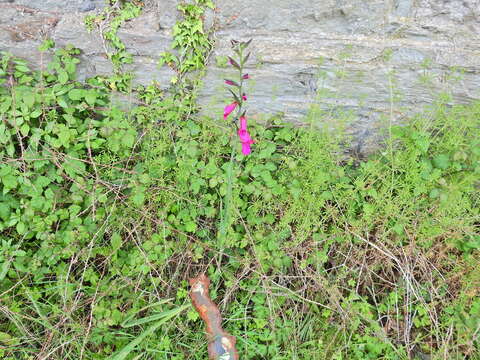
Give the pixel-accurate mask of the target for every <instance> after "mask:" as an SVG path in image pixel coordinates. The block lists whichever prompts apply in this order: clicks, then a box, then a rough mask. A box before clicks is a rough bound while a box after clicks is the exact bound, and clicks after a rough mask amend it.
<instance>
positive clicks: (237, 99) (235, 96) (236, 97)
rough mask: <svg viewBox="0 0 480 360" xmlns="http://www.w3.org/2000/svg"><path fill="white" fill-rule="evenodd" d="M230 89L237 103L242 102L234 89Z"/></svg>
mask: <svg viewBox="0 0 480 360" xmlns="http://www.w3.org/2000/svg"><path fill="white" fill-rule="evenodd" d="M228 91H230V93H231V94H232V96H233V98H234V99H235V101H236V102H237V103H240V99H239V98H238V96H237V95H236V94H235V93H234V92H233V91H232V89H228Z"/></svg>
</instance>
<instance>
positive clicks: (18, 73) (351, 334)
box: [0, 2, 480, 360]
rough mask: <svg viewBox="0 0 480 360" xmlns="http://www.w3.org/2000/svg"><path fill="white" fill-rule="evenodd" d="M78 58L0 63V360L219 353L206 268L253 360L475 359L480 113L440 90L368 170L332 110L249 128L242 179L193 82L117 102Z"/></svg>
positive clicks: (68, 51)
mask: <svg viewBox="0 0 480 360" xmlns="http://www.w3.org/2000/svg"><path fill="white" fill-rule="evenodd" d="M205 5H206V4H205V3H204V2H197V5H195V6H205ZM118 11H122V10H118ZM192 13H197V10H192ZM187 28H188V27H187ZM182 31H183V30H182ZM179 44H180V43H178V42H177V45H179ZM195 44H197V43H195V42H194V43H193V45H192V43H188V42H184V43H182V44H181V45H179V46H181V47H182V49H186V48H188V47H189V46H193V47H195V49H198V47H197V45H195ZM202 44H204V43H203V42H202ZM52 46H53V43H52V42H47V43H45V45H44V46H43V47H42V49H41V50H42V51H49V48H50V47H52ZM202 46H203V45H202ZM208 51H209V47H202V50H201V52H200V53H197V52H196V51H195V50H194V49H192V50H191V51H184V52H183V54H187V55H185V56H184V57H183V60H181V61H185V64H187V65H185V68H183V69H185V71H188V70H190V68H188V66H190V65H188V64H190V63H189V62H188V61H186V60H185V59H191V58H192V57H195V58H201V59H203V60H202V62H204V61H205V60H204V59H205V58H206V53H207V52H208ZM180 53H182V51H180ZM77 55H78V50H77V49H74V48H71V47H67V48H65V49H59V50H57V51H56V52H55V55H54V57H53V61H52V62H51V63H50V65H49V66H48V67H47V69H43V70H41V71H32V70H30V69H29V68H28V64H26V63H25V62H23V61H22V60H19V59H15V58H13V57H11V56H9V55H7V54H4V55H3V56H2V58H1V60H0V119H1V122H0V242H1V244H0V249H1V250H0V345H1V346H0V357H2V358H4V359H9V360H10V359H36V358H38V359H106V358H110V359H115V360H117V359H176V360H181V359H192V360H193V359H197V360H203V359H206V351H207V350H206V346H205V345H206V339H205V336H204V332H203V323H202V322H201V320H200V319H199V317H198V315H197V313H196V312H195V311H194V310H193V309H192V308H191V307H190V306H189V299H188V290H189V289H188V284H187V280H188V278H189V277H191V276H195V275H197V274H198V273H201V272H206V274H207V275H208V276H209V277H210V279H211V280H212V284H213V285H212V291H211V295H212V298H213V299H214V300H215V301H216V302H217V303H219V305H220V309H221V310H222V313H223V315H224V318H225V329H226V330H227V331H228V332H229V333H231V334H233V335H234V336H236V337H237V345H238V350H239V352H240V354H241V358H242V359H270V360H273V359H275V360H281V359H285V360H287V359H359V360H361V359H407V358H409V356H410V357H411V358H415V357H416V358H418V359H424V358H426V356H427V355H429V356H431V359H445V358H448V359H465V358H470V359H475V358H478V356H479V354H478V347H479V340H478V336H479V327H480V300H479V299H480V298H479V296H478V295H479V288H480V270H479V268H478V263H479V250H480V235H479V224H480V203H479V201H480V193H479V191H478V185H479V184H478V179H479V178H480V103H473V104H470V105H468V106H463V105H462V106H460V105H455V106H450V105H448V104H447V103H448V101H447V100H448V99H446V98H445V97H441V98H440V99H439V100H438V101H437V102H435V103H434V104H432V107H431V109H429V110H427V111H425V112H424V113H422V114H419V115H417V116H415V117H412V118H411V119H409V121H408V122H407V123H406V124H405V125H404V126H390V127H388V128H387V129H386V131H385V133H386V134H385V139H386V140H385V143H384V144H382V147H381V150H380V151H379V152H378V153H377V154H373V155H372V156H370V157H369V158H368V159H364V160H360V159H356V158H351V157H348V156H345V155H343V153H342V151H343V149H344V148H345V144H348V143H349V138H348V136H347V135H345V132H344V131H343V129H342V128H340V127H339V128H333V129H332V128H330V127H329V128H327V127H325V128H317V127H315V126H313V124H319V123H321V121H319V118H321V117H322V116H323V115H324V114H323V113H322V112H321V111H319V110H318V109H316V111H314V112H312V115H311V116H310V118H308V119H307V120H308V121H309V122H310V123H311V124H312V126H310V127H305V128H294V127H293V126H291V125H289V124H285V123H283V121H282V119H279V118H270V119H268V120H267V121H266V122H265V123H262V124H254V123H253V121H252V122H251V123H250V126H251V128H250V130H249V131H250V132H251V134H252V138H254V139H255V140H256V141H257V142H256V143H255V144H254V145H253V151H252V154H251V155H249V156H247V157H245V156H243V155H242V154H241V151H240V144H239V143H238V144H237V145H236V147H235V148H234V150H235V153H234V164H235V166H233V167H231V166H230V164H231V162H230V156H231V153H232V147H231V144H232V142H231V136H232V135H231V131H230V130H229V129H230V128H229V124H226V123H222V122H221V121H219V120H218V119H210V118H206V117H200V116H199V115H198V114H197V113H196V111H195V109H196V105H195V88H194V89H193V90H192V91H191V96H187V97H183V96H178V93H176V94H172V95H170V96H163V95H162V94H161V92H160V91H159V90H158V89H157V88H156V87H155V86H154V85H152V86H150V87H146V88H141V89H139V93H138V94H137V96H138V97H140V98H141V99H142V100H143V102H144V103H145V104H146V105H142V106H138V107H136V108H134V109H131V110H130V111H124V110H120V109H119V108H116V107H115V106H114V105H113V104H112V101H111V99H110V89H111V86H110V85H109V84H110V82H108V81H102V80H101V79H98V78H93V79H90V80H88V81H87V82H86V83H79V82H77V81H76V80H75V72H76V65H77V64H78V62H79V60H78V59H77V58H76V56H77ZM227 55H229V54H227ZM112 59H113V57H112ZM180 59H182V57H180ZM187 69H188V70H187ZM251 76H252V77H254V74H251ZM182 78H183V77H182ZM179 79H180V78H179ZM179 83H180V82H179ZM130 87H131V86H129V87H128V88H130ZM177 89H178V90H179V91H183V92H186V91H187V87H186V86H181V87H178V88H177ZM342 121H343V119H338V123H342ZM228 173H232V175H233V176H231V177H230V178H231V183H230V184H229V182H228V180H227V179H228V178H229V177H228V176H227V174H228ZM229 188H230V189H229ZM227 192H228V193H229V196H228V199H229V206H228V219H229V220H228V222H225V221H224V214H223V212H222V209H224V208H225V207H224V199H225V198H226V195H227ZM220 224H224V225H225V226H226V228H225V230H224V231H225V234H226V235H225V236H222V237H221V238H220V239H219V236H218V232H219V226H220Z"/></svg>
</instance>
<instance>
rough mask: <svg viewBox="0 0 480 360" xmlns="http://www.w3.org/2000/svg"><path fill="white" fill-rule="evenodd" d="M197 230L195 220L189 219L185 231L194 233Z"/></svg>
mask: <svg viewBox="0 0 480 360" xmlns="http://www.w3.org/2000/svg"><path fill="white" fill-rule="evenodd" d="M196 230H197V224H195V222H193V221H188V222H187V223H186V224H185V231H186V232H190V233H193V232H195V231H196Z"/></svg>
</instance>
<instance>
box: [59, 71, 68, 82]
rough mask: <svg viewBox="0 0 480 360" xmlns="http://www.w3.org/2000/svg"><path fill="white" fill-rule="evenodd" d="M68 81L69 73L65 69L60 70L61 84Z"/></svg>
mask: <svg viewBox="0 0 480 360" xmlns="http://www.w3.org/2000/svg"><path fill="white" fill-rule="evenodd" d="M67 81H68V73H67V72H66V71H65V70H63V69H62V70H59V72H58V82H59V83H60V84H66V83H67Z"/></svg>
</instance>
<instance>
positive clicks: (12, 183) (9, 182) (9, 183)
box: [2, 174, 17, 189]
mask: <svg viewBox="0 0 480 360" xmlns="http://www.w3.org/2000/svg"><path fill="white" fill-rule="evenodd" d="M2 183H3V185H4V186H5V188H6V189H14V188H16V187H17V177H16V176H14V175H11V174H8V175H5V176H3V177H2Z"/></svg>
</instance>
